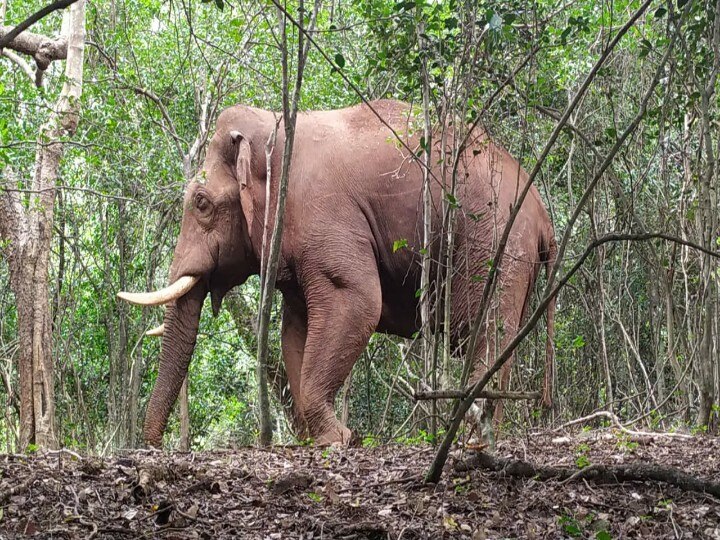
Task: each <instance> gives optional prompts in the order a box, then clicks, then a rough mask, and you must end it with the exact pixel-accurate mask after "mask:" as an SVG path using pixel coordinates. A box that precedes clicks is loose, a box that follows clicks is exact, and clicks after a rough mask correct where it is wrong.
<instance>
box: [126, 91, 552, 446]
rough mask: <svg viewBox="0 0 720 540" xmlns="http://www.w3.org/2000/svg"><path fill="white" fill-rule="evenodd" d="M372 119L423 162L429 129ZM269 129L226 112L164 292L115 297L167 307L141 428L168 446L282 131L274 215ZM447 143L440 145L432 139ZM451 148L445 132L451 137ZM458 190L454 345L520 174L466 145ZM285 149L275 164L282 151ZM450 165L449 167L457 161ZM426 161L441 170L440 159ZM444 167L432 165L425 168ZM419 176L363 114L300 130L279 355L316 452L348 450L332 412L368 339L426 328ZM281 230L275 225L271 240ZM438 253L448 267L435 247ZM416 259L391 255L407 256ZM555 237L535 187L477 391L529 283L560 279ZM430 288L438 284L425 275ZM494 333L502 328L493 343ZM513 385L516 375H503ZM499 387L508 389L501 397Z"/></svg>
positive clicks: (392, 109)
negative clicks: (421, 300)
mask: <svg viewBox="0 0 720 540" xmlns="http://www.w3.org/2000/svg"><path fill="white" fill-rule="evenodd" d="M371 105H372V108H373V109H374V110H375V111H377V113H379V115H380V116H382V117H383V119H384V120H385V122H387V123H388V124H389V125H391V126H392V127H393V129H394V130H395V131H396V132H397V133H399V134H400V136H401V137H402V138H403V140H404V142H405V144H406V145H407V147H408V148H419V133H421V132H422V130H421V129H417V128H419V127H421V124H420V123H419V122H420V121H419V120H418V119H416V118H414V117H413V116H412V111H411V107H410V106H409V105H407V104H404V103H401V102H397V101H387V100H383V101H375V102H373V103H372V104H371ZM274 127H275V115H274V114H273V113H272V112H269V111H265V110H261V109H256V108H252V107H246V106H235V107H232V108H230V109H227V110H225V111H224V112H223V113H222V114H221V115H220V117H219V119H218V122H217V130H216V132H215V135H214V136H213V138H212V140H211V141H210V145H209V148H208V152H207V157H206V159H205V163H204V165H203V167H202V169H201V170H200V171H199V173H198V174H197V176H196V180H195V181H193V182H191V183H190V184H189V185H188V186H187V189H186V192H185V198H184V203H183V204H184V212H183V218H182V226H181V231H180V237H179V239H178V242H177V247H176V249H175V255H174V259H173V263H172V266H171V271H170V283H171V285H170V286H169V287H167V288H166V289H163V290H161V291H155V292H151V293H121V297H122V298H124V299H126V300H128V301H131V302H135V303H139V304H144V305H158V304H167V305H168V309H167V311H166V315H165V322H164V331H163V330H161V329H157V330H156V333H162V335H163V338H162V350H161V353H160V368H159V373H158V378H157V382H156V384H155V387H154V389H153V392H152V396H151V399H150V403H149V405H148V409H147V415H146V419H145V432H144V435H145V440H146V442H147V443H148V444H150V445H152V446H160V445H161V443H162V434H163V432H164V430H165V428H166V425H167V420H168V416H169V414H170V411H171V409H172V407H173V404H174V402H175V401H176V399H177V396H178V392H179V390H180V386H181V384H182V381H183V378H184V377H185V375H186V373H187V369H188V365H189V362H190V358H191V356H192V353H193V349H194V346H195V339H196V336H197V330H198V321H199V317H200V311H201V309H202V304H203V299H204V298H205V296H206V295H207V293H210V296H211V299H212V309H213V311H214V312H215V313H217V311H218V310H219V309H220V305H221V302H222V299H223V297H224V296H225V294H226V293H227V292H228V291H229V290H230V289H231V288H233V287H235V286H237V285H240V284H242V283H244V282H245V280H246V279H247V278H248V277H249V276H250V275H252V274H257V273H258V272H259V269H260V264H259V254H260V250H261V246H262V234H263V220H264V215H265V209H266V207H269V208H275V201H276V197H277V182H276V180H277V175H278V174H279V171H280V166H281V160H282V150H281V149H282V148H283V142H284V141H283V138H284V130H283V128H282V125H281V126H280V127H279V129H278V132H277V133H278V139H279V140H278V141H277V142H276V144H275V151H274V152H273V154H272V156H271V158H270V159H271V163H270V169H271V186H270V201H269V206H268V201H267V200H266V182H267V170H268V167H267V165H268V164H267V163H266V155H265V143H266V141H267V140H268V137H269V136H270V134H271V132H272V130H273V128H274ZM436 139H438V140H439V139H440V137H436ZM444 140H445V144H446V145H447V149H449V148H452V144H453V140H452V130H451V128H448V129H447V130H446V134H445V137H444ZM469 141H470V142H469V144H468V145H467V148H466V149H465V151H464V153H463V155H462V157H461V159H460V162H459V163H460V166H459V170H458V174H457V179H458V180H457V182H458V184H457V199H458V201H459V202H460V203H461V207H460V209H459V210H458V211H457V212H455V223H454V226H455V231H456V234H455V239H454V245H453V256H454V260H455V264H456V268H461V269H464V271H462V272H459V273H458V274H457V275H455V276H453V280H452V293H453V294H452V305H451V306H450V308H451V312H452V321H451V322H452V324H451V326H452V328H453V334H454V335H453V339H456V340H458V341H459V340H461V339H462V338H463V337H464V335H465V334H466V333H467V331H468V328H469V327H470V325H471V323H472V317H473V315H474V313H475V312H476V310H477V307H478V304H479V302H480V297H481V294H482V279H480V280H479V279H478V277H480V278H482V277H483V276H484V275H486V272H487V263H488V261H489V259H490V257H491V256H492V253H493V251H494V249H495V244H494V242H496V238H497V236H498V231H502V228H503V227H504V225H505V223H506V222H507V219H508V214H509V210H510V208H511V206H512V204H513V202H514V200H515V197H516V196H517V193H518V192H519V191H521V189H522V186H523V185H524V182H525V181H526V180H527V175H526V173H525V172H524V171H523V170H522V169H521V168H520V165H519V164H518V162H517V161H516V160H515V159H513V158H512V157H511V156H510V155H509V154H508V153H507V152H506V151H505V150H504V149H503V148H501V147H500V146H498V145H496V144H495V143H494V142H493V141H492V140H491V139H490V138H489V137H488V136H487V135H486V134H485V133H484V132H483V131H482V130H479V129H478V130H476V132H473V133H471V135H470V138H469ZM278 149H280V150H278ZM447 149H446V155H449V154H448V153H447V152H449V150H447ZM432 152H433V155H434V156H438V155H441V154H442V152H441V148H440V147H439V145H438V143H436V144H435V146H434V148H433V150H432ZM432 161H433V163H437V162H438V159H437V158H435V159H433V160H432ZM432 172H433V175H434V181H433V182H432V189H431V191H432V197H433V199H434V201H435V202H436V204H434V205H433V208H435V209H436V213H435V215H433V216H432V223H433V227H434V229H435V230H436V231H438V229H439V227H440V224H441V223H442V215H441V212H442V204H441V201H442V197H443V192H442V186H441V181H440V180H439V179H440V178H441V171H440V167H439V165H437V164H436V165H434V166H433V171H432ZM422 177H423V172H422V168H421V164H420V163H418V161H417V159H415V157H414V155H413V154H412V153H411V152H409V151H407V148H405V147H404V146H402V145H400V144H398V142H397V140H395V138H394V135H393V133H392V132H391V131H390V129H388V127H387V126H386V125H384V124H383V123H382V122H381V121H380V120H379V119H378V118H377V117H376V115H375V114H374V113H373V112H372V111H371V109H370V107H368V106H367V105H358V106H354V107H350V108H346V109H340V110H334V111H315V112H307V113H300V114H299V115H298V119H297V126H296V136H295V145H294V150H293V160H292V167H291V171H290V183H289V190H288V199H287V205H286V214H285V228H284V232H283V238H282V247H281V266H280V269H279V272H278V277H277V287H278V289H279V290H280V291H281V292H282V294H283V296H284V300H285V307H284V314H283V325H282V352H283V358H284V362H285V366H286V370H287V375H288V380H289V384H290V391H291V393H292V396H293V402H294V406H295V408H296V410H295V415H296V417H297V418H300V419H302V421H304V423H305V425H306V426H307V430H308V431H309V435H311V436H313V437H314V438H315V440H316V441H317V442H318V443H347V442H349V440H350V431H349V430H348V429H347V427H345V426H344V425H342V424H341V423H340V422H339V421H338V419H337V418H336V416H335V413H334V411H333V400H334V397H335V394H336V392H337V391H338V389H339V388H340V386H341V385H342V383H343V381H344V380H345V378H346V377H347V375H348V374H349V373H350V370H351V369H352V367H353V364H354V363H355V361H356V360H357V359H358V357H359V356H360V354H361V353H362V351H363V349H364V348H365V346H366V345H367V343H368V340H369V338H370V336H371V334H372V333H373V332H386V333H390V334H396V335H399V336H404V337H409V336H411V335H412V334H413V333H414V332H416V331H417V330H418V328H419V322H420V316H419V310H418V300H417V298H416V294H415V293H416V291H417V290H418V288H419V287H420V259H421V255H420V249H421V248H422V247H423V242H422V230H423V225H422ZM272 222H273V216H272V215H271V216H270V226H272V224H273V223H272ZM437 236H438V239H437V240H436V241H434V242H433V243H432V244H431V246H430V250H431V253H432V255H433V259H434V260H437V259H438V257H439V255H440V253H439V250H440V245H439V244H440V241H439V237H440V235H439V234H438V235H437ZM399 239H405V240H406V241H407V249H400V250H397V251H394V250H393V244H394V243H395V242H396V241H397V240H399ZM555 253H556V245H555V239H554V233H553V228H552V224H551V222H550V219H549V217H548V214H547V212H546V210H545V207H544V206H543V203H542V201H541V200H540V196H539V193H538V192H537V190H536V189H535V188H534V187H533V188H532V189H531V190H530V192H529V194H528V196H527V198H526V199H525V201H524V203H523V206H522V208H521V210H520V213H519V215H518V217H517V219H516V221H515V223H514V225H513V230H512V233H511V235H510V240H509V242H508V245H507V248H506V256H505V260H504V262H503V265H502V272H501V281H500V288H499V290H500V291H501V292H500V294H499V300H498V302H499V304H498V306H497V309H495V310H493V311H494V313H495V314H496V315H494V317H495V318H493V317H491V318H490V320H489V321H488V331H487V333H486V334H485V337H484V338H483V342H481V343H480V346H479V347H478V348H477V350H478V351H479V353H478V357H477V358H475V359H474V362H475V366H476V369H475V372H474V373H473V377H474V378H477V377H479V376H480V375H481V374H482V372H483V370H484V369H485V366H486V365H487V361H488V360H492V358H486V357H488V356H490V351H494V350H495V348H496V345H497V346H502V345H503V343H504V342H505V341H506V340H509V339H512V336H513V335H514V333H515V332H516V331H517V330H518V328H519V326H520V324H521V322H522V319H523V317H524V316H525V314H526V313H525V312H526V309H527V303H528V299H529V297H530V294H531V292H532V289H533V286H534V283H535V280H536V277H537V275H538V273H539V271H540V269H541V267H542V266H543V265H546V266H547V265H549V264H552V262H553V261H554V258H555ZM432 275H433V276H435V275H437V272H433V273H432ZM553 311H554V304H551V306H550V308H549V310H548V339H549V343H548V348H547V366H546V384H545V390H546V391H547V392H548V394H547V395H548V396H549V395H550V394H549V384H548V383H549V380H550V379H549V376H550V369H549V368H550V366H551V364H552V347H551V344H550V340H552V315H553ZM495 319H498V320H502V332H497V333H498V334H500V335H501V338H500V340H501V341H502V342H503V343H495V342H494V336H495V334H496V332H495V331H494V330H495V327H494V325H495ZM508 369H509V368H508ZM508 373H509V372H507V371H505V372H503V373H502V374H501V377H500V382H501V385H502V384H507V375H508Z"/></svg>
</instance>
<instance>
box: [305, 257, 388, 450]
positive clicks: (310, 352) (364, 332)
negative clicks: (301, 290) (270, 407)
mask: <svg viewBox="0 0 720 540" xmlns="http://www.w3.org/2000/svg"><path fill="white" fill-rule="evenodd" d="M368 274H370V273H369V272H368V273H367V274H365V275H361V276H358V279H357V280H352V279H350V278H348V279H343V280H342V281H341V282H342V285H341V286H338V285H336V284H335V283H333V282H331V281H330V280H327V282H325V283H323V284H322V285H321V286H320V287H318V286H317V285H316V286H315V287H313V290H312V291H311V292H310V293H309V295H308V296H309V298H308V335H307V341H306V343H305V354H304V356H303V362H302V371H301V383H300V394H301V395H300V403H301V407H302V413H303V417H304V419H305V422H306V424H307V427H308V430H309V432H310V435H311V436H312V437H314V438H315V441H316V443H317V444H337V443H339V444H348V443H349V442H350V438H351V433H350V430H349V429H348V428H347V427H346V426H344V425H343V424H342V423H341V422H340V421H339V420H338V419H337V417H336V416H335V411H334V407H333V405H334V401H335V395H336V393H337V391H338V390H339V389H340V387H341V386H342V384H343V382H344V381H345V379H346V378H347V376H348V375H349V374H350V371H351V370H352V367H353V365H354V364H355V362H356V361H357V359H358V358H359V357H360V355H361V354H362V352H363V350H364V349H365V347H366V346H367V344H368V341H369V339H370V336H371V335H372V333H373V332H374V331H375V329H376V328H377V325H378V322H379V320H380V312H381V308H382V300H381V292H380V280H379V278H378V277H377V271H375V274H374V275H368Z"/></svg>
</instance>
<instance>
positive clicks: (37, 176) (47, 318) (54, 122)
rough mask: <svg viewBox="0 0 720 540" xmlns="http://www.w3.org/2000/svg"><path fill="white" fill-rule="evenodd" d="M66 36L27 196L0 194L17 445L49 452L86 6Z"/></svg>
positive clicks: (66, 26)
mask: <svg viewBox="0 0 720 540" xmlns="http://www.w3.org/2000/svg"><path fill="white" fill-rule="evenodd" d="M62 33H63V35H64V36H66V37H67V43H68V46H67V62H66V64H65V83H64V84H63V87H62V91H61V92H60V95H59V97H58V99H57V102H56V103H55V107H54V108H53V112H52V113H51V115H50V118H49V119H48V121H47V123H46V124H45V125H44V126H43V128H42V130H41V132H40V134H39V135H38V144H37V151H36V154H35V171H34V174H33V179H32V182H31V183H30V186H31V190H30V191H31V192H30V193H29V194H28V195H27V198H26V199H25V200H23V199H22V198H21V196H20V194H19V192H17V191H5V192H4V193H3V194H1V195H0V210H2V212H0V220H4V223H3V224H2V225H1V226H0V233H2V236H4V237H7V238H8V239H9V240H10V246H9V250H8V251H9V262H10V265H9V266H10V287H11V288H12V290H13V293H14V294H15V299H16V302H17V305H18V337H19V344H20V353H19V360H18V361H19V369H18V372H19V375H20V440H19V447H20V448H19V449H20V450H24V449H25V448H27V446H28V445H30V444H34V445H37V446H41V447H46V448H53V447H55V446H56V445H57V433H56V431H55V392H54V379H53V357H52V318H51V313H50V286H49V265H50V247H51V242H52V230H53V218H54V206H55V183H56V181H57V176H58V171H59V168H60V161H61V159H62V156H63V152H64V144H63V142H62V140H63V139H65V138H67V137H71V136H72V135H73V134H74V133H75V130H76V129H77V124H78V120H79V110H80V96H81V94H82V75H83V55H84V46H85V3H84V0H80V1H79V2H77V3H75V4H73V5H72V6H71V7H70V9H69V10H68V11H67V12H66V13H65V17H64V19H63V32H62Z"/></svg>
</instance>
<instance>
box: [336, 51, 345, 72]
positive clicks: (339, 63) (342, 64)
mask: <svg viewBox="0 0 720 540" xmlns="http://www.w3.org/2000/svg"><path fill="white" fill-rule="evenodd" d="M335 65H336V66H337V67H339V68H340V69H342V68H344V67H345V57H344V56H343V55H342V54H340V53H337V54H336V55H335Z"/></svg>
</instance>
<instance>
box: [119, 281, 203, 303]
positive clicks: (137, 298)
mask: <svg viewBox="0 0 720 540" xmlns="http://www.w3.org/2000/svg"><path fill="white" fill-rule="evenodd" d="M199 279H200V278H199V277H196V276H182V277H181V278H180V279H178V280H177V281H176V282H175V283H173V284H172V285H170V286H168V287H165V288H164V289H160V290H159V291H153V292H144V293H129V292H119V293H118V298H120V299H121V300H125V301H126V302H130V303H131V304H138V305H140V306H160V305H162V304H167V303H168V302H172V301H173V300H177V299H178V298H180V297H181V296H183V295H184V294H187V292H188V291H189V290H190V289H192V288H193V287H194V286H195V284H196V283H197V282H198V281H199Z"/></svg>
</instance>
